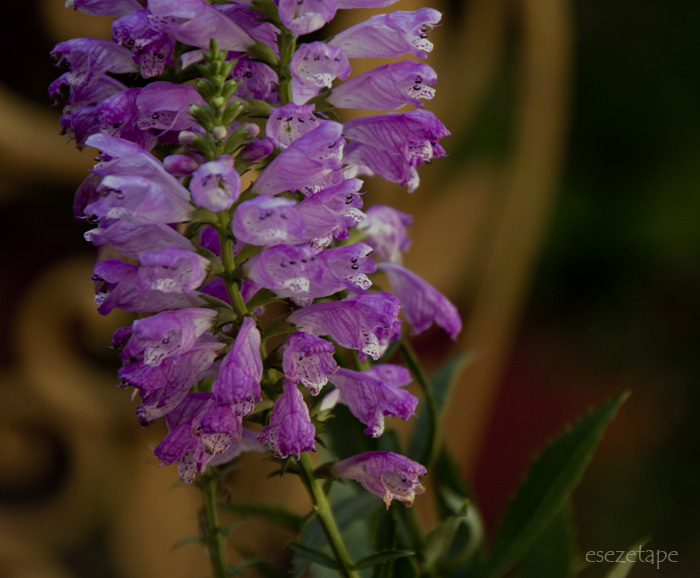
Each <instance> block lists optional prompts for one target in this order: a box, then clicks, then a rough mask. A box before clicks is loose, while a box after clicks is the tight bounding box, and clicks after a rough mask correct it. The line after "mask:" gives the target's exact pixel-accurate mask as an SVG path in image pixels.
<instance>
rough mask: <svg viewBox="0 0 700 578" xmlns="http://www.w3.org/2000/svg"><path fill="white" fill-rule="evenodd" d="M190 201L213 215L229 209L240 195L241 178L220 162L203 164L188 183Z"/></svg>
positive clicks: (233, 170)
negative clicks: (190, 194)
mask: <svg viewBox="0 0 700 578" xmlns="http://www.w3.org/2000/svg"><path fill="white" fill-rule="evenodd" d="M190 191H191V192H192V200H194V203H195V205H197V206H198V207H204V208H205V209H209V210H210V211H214V212H215V213H216V212H218V211H224V210H226V209H230V208H231V207H232V206H233V203H235V202H236V201H237V200H238V197H239V196H240V194H241V177H240V176H239V175H238V173H237V172H236V170H235V169H234V168H233V167H230V166H228V165H227V164H225V163H224V162H222V161H211V162H208V163H204V164H203V165H202V166H200V167H199V168H198V169H197V170H196V171H195V172H194V174H193V175H192V180H191V181H190Z"/></svg>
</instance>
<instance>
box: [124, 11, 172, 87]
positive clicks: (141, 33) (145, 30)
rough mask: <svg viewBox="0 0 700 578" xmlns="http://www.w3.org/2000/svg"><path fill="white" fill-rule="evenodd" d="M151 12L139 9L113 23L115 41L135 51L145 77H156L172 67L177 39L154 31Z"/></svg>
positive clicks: (133, 53)
mask: <svg viewBox="0 0 700 578" xmlns="http://www.w3.org/2000/svg"><path fill="white" fill-rule="evenodd" d="M149 15H150V11H149V10H135V11H133V12H130V13H129V14H126V15H124V16H122V17H121V18H119V19H118V20H115V21H114V22H113V23H112V39H113V40H114V41H115V42H116V43H117V44H119V45H120V46H124V47H125V48H128V49H129V50H131V54H132V57H133V59H134V62H135V63H136V64H138V66H139V68H140V71H141V76H143V78H152V77H154V76H159V75H160V74H162V73H163V71H164V70H165V68H166V67H167V66H172V65H173V64H174V63H175V62H174V61H173V52H174V51H175V39H174V38H173V37H172V36H170V35H168V34H166V33H164V32H161V31H159V30H156V29H155V28H153V27H152V26H151V24H150V21H149V18H148V17H149Z"/></svg>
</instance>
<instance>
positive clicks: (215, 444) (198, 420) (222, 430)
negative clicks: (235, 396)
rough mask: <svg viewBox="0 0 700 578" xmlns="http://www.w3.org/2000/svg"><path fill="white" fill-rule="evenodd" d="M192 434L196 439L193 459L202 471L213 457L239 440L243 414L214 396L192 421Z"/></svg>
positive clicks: (241, 434)
mask: <svg viewBox="0 0 700 578" xmlns="http://www.w3.org/2000/svg"><path fill="white" fill-rule="evenodd" d="M192 433H194V435H195V436H196V438H197V445H196V446H195V449H194V455H193V458H194V461H195V462H196V463H197V464H198V466H199V469H200V471H202V470H203V469H204V468H203V466H205V465H206V464H208V463H209V462H210V461H211V459H212V458H213V457H214V456H216V455H217V454H221V453H223V452H225V451H226V450H227V449H228V447H229V446H230V445H231V444H232V443H234V442H238V441H240V440H241V437H242V436H243V414H242V412H241V411H240V410H239V409H238V408H237V407H236V406H234V405H230V404H226V403H221V402H220V401H219V400H217V399H216V396H214V397H213V398H209V400H208V401H207V403H206V404H205V405H204V407H203V408H202V410H201V411H200V412H199V413H198V414H197V416H196V417H195V418H194V419H193V420H192Z"/></svg>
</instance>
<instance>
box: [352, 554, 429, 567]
mask: <svg viewBox="0 0 700 578" xmlns="http://www.w3.org/2000/svg"><path fill="white" fill-rule="evenodd" d="M414 554H415V552H412V551H411V550H384V551H382V552H375V553H374V554H370V555H369V556H365V557H364V558H362V560H359V561H358V562H356V563H355V568H357V569H358V570H362V569H363V568H371V567H372V566H377V565H378V564H385V563H387V562H391V561H392V560H396V559H397V558H405V557H406V556H413V555H414Z"/></svg>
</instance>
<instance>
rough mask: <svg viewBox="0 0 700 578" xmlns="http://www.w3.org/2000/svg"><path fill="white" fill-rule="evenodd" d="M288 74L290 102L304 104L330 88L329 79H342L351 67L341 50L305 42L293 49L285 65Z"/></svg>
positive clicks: (319, 43)
mask: <svg viewBox="0 0 700 578" xmlns="http://www.w3.org/2000/svg"><path fill="white" fill-rule="evenodd" d="M289 67H290V70H291V72H292V78H293V82H292V92H293V97H294V102H297V103H303V102H306V101H307V100H308V99H309V98H311V97H312V96H316V95H317V94H318V93H319V92H320V91H321V89H323V88H330V87H331V86H333V80H334V79H336V78H339V79H340V80H345V79H346V78H347V77H348V76H350V73H351V72H352V68H351V67H350V62H348V59H347V57H346V56H345V54H343V51H342V50H341V49H340V48H339V47H337V46H329V45H328V44H326V43H325V42H309V43H307V44H302V45H301V46H299V48H297V50H296V52H295V53H294V56H292V61H291V63H290V65H289Z"/></svg>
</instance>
